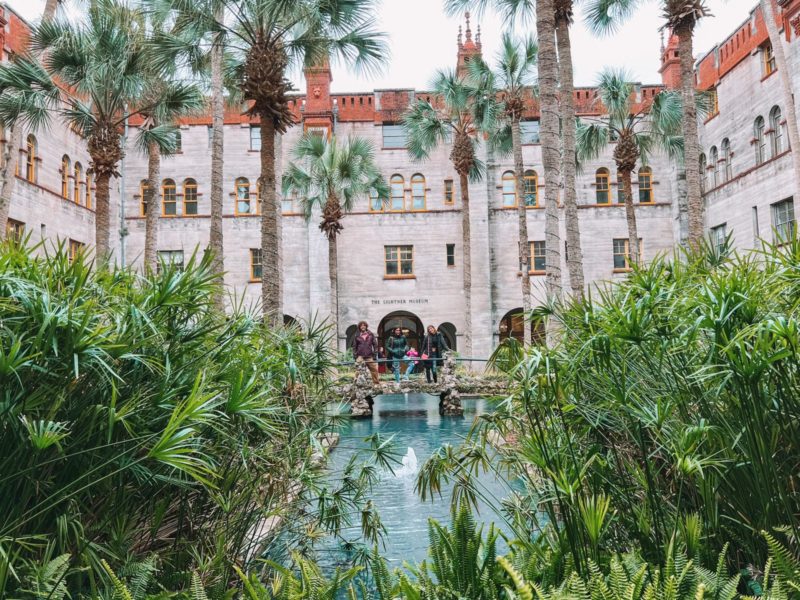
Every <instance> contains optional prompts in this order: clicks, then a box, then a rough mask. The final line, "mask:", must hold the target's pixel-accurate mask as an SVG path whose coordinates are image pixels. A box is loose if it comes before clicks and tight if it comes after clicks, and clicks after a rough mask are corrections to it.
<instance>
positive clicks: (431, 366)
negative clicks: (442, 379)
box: [419, 325, 450, 383]
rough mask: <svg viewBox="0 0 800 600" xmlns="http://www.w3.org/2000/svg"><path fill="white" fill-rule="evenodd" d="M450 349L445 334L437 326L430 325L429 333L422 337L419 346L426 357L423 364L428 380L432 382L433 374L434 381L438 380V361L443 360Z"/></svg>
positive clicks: (421, 354) (420, 352) (420, 351)
mask: <svg viewBox="0 0 800 600" xmlns="http://www.w3.org/2000/svg"><path fill="white" fill-rule="evenodd" d="M449 350H450V348H449V347H448V346H447V342H446V341H445V340H444V336H443V335H442V334H441V333H440V332H439V331H438V330H437V329H436V327H434V326H433V325H428V333H427V334H426V335H425V337H424V338H422V344H420V347H419V354H420V356H422V357H423V358H426V360H424V361H423V362H422V364H423V366H424V367H425V379H427V380H428V383H430V382H431V375H433V381H434V382H435V381H437V377H436V367H437V365H438V363H440V362H442V356H443V355H444V353H445V352H448V351H449Z"/></svg>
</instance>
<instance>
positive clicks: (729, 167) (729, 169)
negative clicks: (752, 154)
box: [720, 138, 733, 182]
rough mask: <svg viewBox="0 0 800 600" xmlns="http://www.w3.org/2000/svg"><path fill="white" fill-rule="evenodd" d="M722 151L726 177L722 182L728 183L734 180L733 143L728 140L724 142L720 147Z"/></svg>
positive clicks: (724, 176)
mask: <svg viewBox="0 0 800 600" xmlns="http://www.w3.org/2000/svg"><path fill="white" fill-rule="evenodd" d="M720 149H721V150H722V161H723V162H724V163H725V164H723V165H722V168H723V169H724V175H723V176H722V181H723V182H727V181H730V180H731V179H733V163H732V162H731V161H732V160H733V156H732V155H731V141H730V140H729V139H728V138H725V139H724V140H722V144H721V146H720Z"/></svg>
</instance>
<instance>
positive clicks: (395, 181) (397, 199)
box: [391, 176, 405, 211]
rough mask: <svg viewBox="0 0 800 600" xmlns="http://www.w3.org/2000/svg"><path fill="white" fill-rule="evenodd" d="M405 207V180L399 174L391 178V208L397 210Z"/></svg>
mask: <svg viewBox="0 0 800 600" xmlns="http://www.w3.org/2000/svg"><path fill="white" fill-rule="evenodd" d="M404 208H405V181H404V180H403V178H402V177H400V176H395V177H392V180H391V210H395V211H399V210H403V209H404Z"/></svg>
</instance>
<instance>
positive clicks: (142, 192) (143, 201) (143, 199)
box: [139, 179, 150, 217]
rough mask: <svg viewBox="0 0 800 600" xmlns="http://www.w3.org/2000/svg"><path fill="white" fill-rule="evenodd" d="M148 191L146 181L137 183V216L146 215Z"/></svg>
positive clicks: (148, 187) (148, 186)
mask: <svg viewBox="0 0 800 600" xmlns="http://www.w3.org/2000/svg"><path fill="white" fill-rule="evenodd" d="M149 189H150V185H149V184H148V183H147V179H142V180H141V181H140V182H139V215H140V216H142V217H144V216H146V215H147V191H148V190H149Z"/></svg>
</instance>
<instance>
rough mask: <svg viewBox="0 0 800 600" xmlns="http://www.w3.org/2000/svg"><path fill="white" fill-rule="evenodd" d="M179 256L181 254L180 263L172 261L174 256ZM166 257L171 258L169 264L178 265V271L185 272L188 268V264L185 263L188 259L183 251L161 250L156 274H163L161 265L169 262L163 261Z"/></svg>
mask: <svg viewBox="0 0 800 600" xmlns="http://www.w3.org/2000/svg"><path fill="white" fill-rule="evenodd" d="M177 254H180V257H181V260H180V262H175V261H173V260H172V256H173V255H177ZM165 256H169V258H170V260H169V264H170V265H178V271H183V270H184V269H185V268H186V262H185V261H186V257H185V255H184V253H183V250H159V251H158V262H157V267H156V272H157V273H160V272H161V263H162V262H167V261H165V260H163V258H164V257H165Z"/></svg>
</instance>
